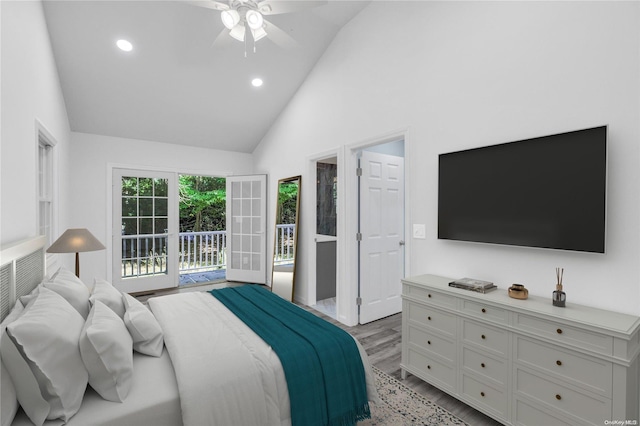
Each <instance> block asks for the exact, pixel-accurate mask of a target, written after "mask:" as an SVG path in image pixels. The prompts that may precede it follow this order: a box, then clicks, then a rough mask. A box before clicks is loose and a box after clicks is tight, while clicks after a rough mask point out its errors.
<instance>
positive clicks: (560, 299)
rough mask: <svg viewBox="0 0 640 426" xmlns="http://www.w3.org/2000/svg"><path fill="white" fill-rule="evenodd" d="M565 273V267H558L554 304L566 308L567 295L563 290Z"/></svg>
mask: <svg viewBox="0 0 640 426" xmlns="http://www.w3.org/2000/svg"><path fill="white" fill-rule="evenodd" d="M563 275H564V268H556V280H557V284H556V291H554V292H553V298H552V301H553V306H559V307H561V308H564V305H565V301H566V300H567V295H566V294H565V292H564V291H562V276H563Z"/></svg>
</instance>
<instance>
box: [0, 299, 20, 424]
mask: <svg viewBox="0 0 640 426" xmlns="http://www.w3.org/2000/svg"><path fill="white" fill-rule="evenodd" d="M23 311H24V306H22V302H20V301H19V300H16V304H15V306H14V307H13V309H12V310H11V312H10V313H9V315H7V317H6V318H5V319H4V321H2V323H1V324H0V333H4V330H5V328H7V325H9V324H11V323H12V322H14V321H15V320H16V319H18V317H20V315H22V312H23ZM18 407H19V405H18V395H17V394H16V388H15V386H14V385H13V381H12V380H11V376H9V372H8V371H7V369H6V368H5V367H4V363H3V362H2V361H0V426H9V425H10V424H11V422H12V421H13V418H14V417H15V415H16V412H17V411H18Z"/></svg>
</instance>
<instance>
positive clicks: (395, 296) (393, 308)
mask: <svg viewBox="0 0 640 426" xmlns="http://www.w3.org/2000/svg"><path fill="white" fill-rule="evenodd" d="M360 166H361V168H362V176H361V177H360V233H361V234H362V240H361V242H360V298H361V300H362V302H361V305H360V323H361V324H365V323H367V322H371V321H375V320H377V319H380V318H384V317H386V316H389V315H393V314H396V313H398V312H400V311H401V310H402V298H401V293H402V286H401V279H402V278H403V276H404V241H403V238H404V158H402V157H396V156H392V155H386V154H379V153H374V152H369V151H364V152H363V153H362V157H361V160H360Z"/></svg>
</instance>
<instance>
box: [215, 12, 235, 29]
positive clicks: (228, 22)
mask: <svg viewBox="0 0 640 426" xmlns="http://www.w3.org/2000/svg"><path fill="white" fill-rule="evenodd" d="M220 18H221V19H222V23H223V24H224V26H225V27H227V28H228V29H232V28H233V27H235V26H236V25H237V24H238V22H240V15H239V14H238V11H237V10H233V9H231V10H224V11H222V13H221V14H220Z"/></svg>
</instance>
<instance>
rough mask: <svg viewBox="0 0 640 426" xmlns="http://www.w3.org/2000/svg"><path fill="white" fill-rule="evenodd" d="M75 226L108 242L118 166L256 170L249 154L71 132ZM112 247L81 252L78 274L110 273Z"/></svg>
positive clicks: (185, 170)
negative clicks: (110, 199) (110, 198)
mask: <svg viewBox="0 0 640 426" xmlns="http://www.w3.org/2000/svg"><path fill="white" fill-rule="evenodd" d="M71 149H72V154H71V161H72V163H73V168H72V170H71V179H70V184H69V190H70V192H71V204H72V206H73V208H72V211H71V213H70V214H71V218H70V221H71V226H72V227H74V228H87V229H89V230H90V231H91V233H93V234H94V235H95V236H96V237H97V238H98V239H99V240H100V241H101V242H102V243H103V244H105V246H108V244H110V240H111V238H110V236H108V235H107V230H108V226H107V223H108V221H109V220H110V218H111V206H110V205H109V204H107V199H108V196H109V194H108V192H109V191H110V187H111V184H110V182H107V178H108V175H109V169H110V168H112V167H113V166H114V165H115V166H123V167H133V168H135V167H138V168H142V169H143V170H145V169H156V170H166V171H170V172H178V173H190V174H202V175H218V176H226V175H231V174H234V175H241V174H249V173H251V172H252V159H251V154H242V153H235V152H228V151H218V150H213V149H206V148H195V147H187V146H183V145H173V144H167V143H160V142H150V141H142V140H134V139H124V138H116V137H109V136H101V135H92V134H86V133H77V132H73V133H71ZM108 253H109V252H108V251H106V250H105V251H99V252H89V253H81V254H80V264H81V268H80V278H81V279H82V280H83V281H84V282H85V283H88V284H91V283H92V282H93V279H94V278H102V279H106V278H107V276H108V275H107V263H108V262H107V261H108V259H107V256H108Z"/></svg>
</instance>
